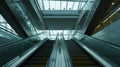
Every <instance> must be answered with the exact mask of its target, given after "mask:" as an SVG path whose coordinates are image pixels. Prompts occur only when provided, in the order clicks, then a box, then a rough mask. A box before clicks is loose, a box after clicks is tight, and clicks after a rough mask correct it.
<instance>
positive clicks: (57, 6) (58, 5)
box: [55, 1, 60, 10]
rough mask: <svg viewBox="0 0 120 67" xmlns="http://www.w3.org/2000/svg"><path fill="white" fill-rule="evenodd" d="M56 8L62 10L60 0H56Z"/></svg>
mask: <svg viewBox="0 0 120 67" xmlns="http://www.w3.org/2000/svg"><path fill="white" fill-rule="evenodd" d="M55 9H56V10H60V1H56V7H55Z"/></svg>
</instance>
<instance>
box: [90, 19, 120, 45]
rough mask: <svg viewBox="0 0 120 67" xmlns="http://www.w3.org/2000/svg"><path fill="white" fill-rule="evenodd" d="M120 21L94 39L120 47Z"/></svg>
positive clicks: (96, 35) (100, 32) (97, 34)
mask: <svg viewBox="0 0 120 67" xmlns="http://www.w3.org/2000/svg"><path fill="white" fill-rule="evenodd" d="M119 36H120V19H118V20H116V21H115V22H114V23H112V24H110V25H109V26H107V27H105V28H104V29H103V30H101V31H99V32H98V33H96V34H94V35H93V36H92V37H95V38H98V39H101V40H104V41H107V42H110V43H113V44H115V45H117V46H120V37H119Z"/></svg>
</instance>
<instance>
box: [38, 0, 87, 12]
mask: <svg viewBox="0 0 120 67" xmlns="http://www.w3.org/2000/svg"><path fill="white" fill-rule="evenodd" d="M38 2H39V6H40V7H41V10H78V8H79V9H81V8H82V7H83V6H84V4H85V3H86V2H87V1H86V0H76V1H74V0H73V1H68V0H61V1H60V0H38Z"/></svg>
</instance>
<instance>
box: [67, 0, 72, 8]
mask: <svg viewBox="0 0 120 67" xmlns="http://www.w3.org/2000/svg"><path fill="white" fill-rule="evenodd" d="M72 6H73V2H68V6H67V10H72Z"/></svg>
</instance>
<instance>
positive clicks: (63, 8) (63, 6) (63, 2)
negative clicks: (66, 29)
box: [61, 1, 67, 10]
mask: <svg viewBox="0 0 120 67" xmlns="http://www.w3.org/2000/svg"><path fill="white" fill-rule="evenodd" d="M61 3H62V5H61V10H66V6H67V1H62V2H61Z"/></svg>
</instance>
